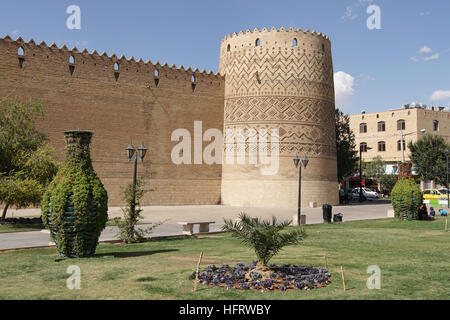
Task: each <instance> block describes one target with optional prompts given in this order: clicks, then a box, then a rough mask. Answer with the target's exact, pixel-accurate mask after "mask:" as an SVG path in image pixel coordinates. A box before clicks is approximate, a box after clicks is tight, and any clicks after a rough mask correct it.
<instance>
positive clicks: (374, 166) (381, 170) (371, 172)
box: [363, 156, 386, 182]
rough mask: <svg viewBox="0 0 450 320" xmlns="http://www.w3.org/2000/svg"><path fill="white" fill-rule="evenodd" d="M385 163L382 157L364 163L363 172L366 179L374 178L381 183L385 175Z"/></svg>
mask: <svg viewBox="0 0 450 320" xmlns="http://www.w3.org/2000/svg"><path fill="white" fill-rule="evenodd" d="M385 164H386V163H385V162H384V161H383V158H381V156H376V157H375V158H373V159H372V161H370V162H363V172H364V174H365V176H366V177H368V178H373V179H375V180H377V182H380V181H379V179H380V177H381V176H382V175H384V174H385V172H386V169H385Z"/></svg>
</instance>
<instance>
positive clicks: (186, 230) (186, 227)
mask: <svg viewBox="0 0 450 320" xmlns="http://www.w3.org/2000/svg"><path fill="white" fill-rule="evenodd" d="M212 223H216V222H215V221H203V222H178V224H181V226H182V227H183V234H187V235H192V234H193V233H194V225H195V224H198V225H199V230H198V232H199V233H208V232H209V225H210V224H212Z"/></svg>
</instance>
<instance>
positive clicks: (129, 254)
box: [93, 249, 180, 258]
mask: <svg viewBox="0 0 450 320" xmlns="http://www.w3.org/2000/svg"><path fill="white" fill-rule="evenodd" d="M174 251H180V250H178V249H162V250H150V251H132V252H108V253H96V254H95V255H94V256H93V258H104V257H105V258H106V257H108V258H109V257H114V258H132V257H142V256H151V255H153V254H157V253H167V252H174Z"/></svg>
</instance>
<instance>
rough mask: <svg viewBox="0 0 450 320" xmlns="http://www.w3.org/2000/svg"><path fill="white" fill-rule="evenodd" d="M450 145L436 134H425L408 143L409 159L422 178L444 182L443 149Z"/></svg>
mask: <svg viewBox="0 0 450 320" xmlns="http://www.w3.org/2000/svg"><path fill="white" fill-rule="evenodd" d="M449 147H450V146H449V145H447V144H446V142H445V140H444V138H443V137H442V136H438V135H432V134H426V135H425V136H423V137H422V138H420V139H419V140H417V141H416V142H414V143H413V142H410V143H408V148H409V150H410V151H411V154H410V159H411V161H412V163H413V164H414V168H415V169H416V171H417V173H418V175H419V176H420V177H421V179H422V180H434V181H436V182H437V183H438V184H442V185H445V184H446V176H445V175H446V170H447V167H446V163H445V162H446V156H445V149H446V148H449Z"/></svg>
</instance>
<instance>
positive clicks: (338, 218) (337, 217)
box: [333, 213, 344, 222]
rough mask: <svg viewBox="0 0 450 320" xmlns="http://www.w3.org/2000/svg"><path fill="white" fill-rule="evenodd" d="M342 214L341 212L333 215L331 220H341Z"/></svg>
mask: <svg viewBox="0 0 450 320" xmlns="http://www.w3.org/2000/svg"><path fill="white" fill-rule="evenodd" d="M343 217H344V215H343V214H342V213H338V214H335V215H333V222H342V218H343Z"/></svg>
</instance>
